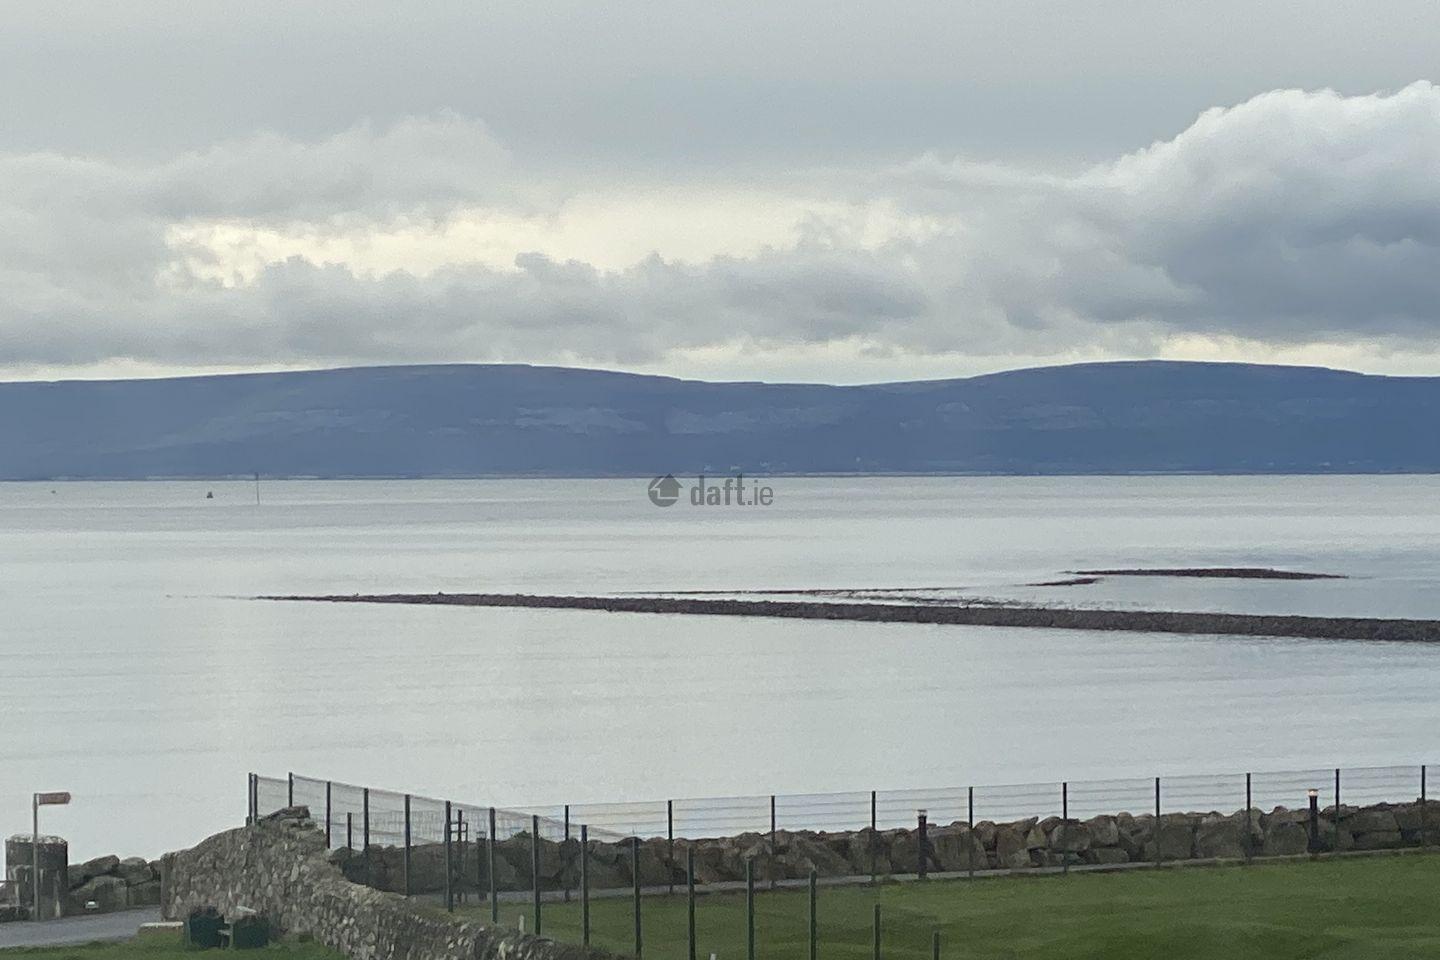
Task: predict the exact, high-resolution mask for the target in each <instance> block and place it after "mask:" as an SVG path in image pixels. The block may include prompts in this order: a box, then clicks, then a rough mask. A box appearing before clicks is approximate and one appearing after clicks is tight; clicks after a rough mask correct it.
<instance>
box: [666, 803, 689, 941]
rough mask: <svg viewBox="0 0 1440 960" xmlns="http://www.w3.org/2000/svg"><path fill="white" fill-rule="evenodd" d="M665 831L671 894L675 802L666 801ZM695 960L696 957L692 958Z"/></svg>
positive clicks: (673, 866) (673, 889) (672, 887)
mask: <svg viewBox="0 0 1440 960" xmlns="http://www.w3.org/2000/svg"><path fill="white" fill-rule="evenodd" d="M665 830H666V833H667V835H668V836H669V840H667V841H666V847H665V872H666V874H668V875H669V880H670V894H671V895H672V896H673V895H674V893H675V801H674V800H666V801H665ZM691 960H694V957H693V956H692V957H691Z"/></svg>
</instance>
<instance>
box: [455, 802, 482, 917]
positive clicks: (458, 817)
mask: <svg viewBox="0 0 1440 960" xmlns="http://www.w3.org/2000/svg"><path fill="white" fill-rule="evenodd" d="M466 835H467V834H466V832H465V808H464V807H461V808H460V809H459V810H456V811H455V869H454V870H453V871H451V873H452V875H453V876H454V877H455V901H456V902H457V903H459V904H460V905H462V906H463V905H464V904H465V848H466V846H468V844H466V842H465V837H466ZM477 889H478V888H477Z"/></svg>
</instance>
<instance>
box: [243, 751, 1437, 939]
mask: <svg viewBox="0 0 1440 960" xmlns="http://www.w3.org/2000/svg"><path fill="white" fill-rule="evenodd" d="M1427 771H1428V767H1427V766H1426V765H1415V766H1394V767H1362V768H1346V769H1340V768H1326V769H1311V770H1292V771H1281V772H1260V773H1236V774H1215V775H1202V776H1177V777H1145V778H1133V779H1112V780H1090V781H1054V782H1049V783H1031V784H1016V785H999V786H996V785H984V786H966V787H952V788H944V789H919V790H888V791H886V790H873V791H855V792H846V793H815V794H767V795H758V796H745V797H726V798H700V799H695V798H691V799H668V800H656V801H648V802H620V803H580V804H569V805H565V804H560V805H553V806H551V805H546V806H535V807H526V808H523V809H513V808H500V807H491V806H484V805H478V804H465V803H458V802H455V801H443V800H437V799H434V798H430V797H423V796H418V795H413V794H405V793H397V792H393V791H388V790H379V789H374V788H366V787H357V786H354V785H351V784H346V783H340V782H337V781H327V780H318V779H313V778H309V777H303V776H297V775H294V774H291V775H289V776H288V777H286V778H285V779H272V778H267V777H261V776H257V775H254V774H252V775H251V776H250V781H249V791H248V793H249V796H248V815H249V817H251V818H252V819H254V818H259V817H263V816H265V815H266V814H269V813H271V812H274V811H276V810H279V809H281V808H284V807H293V806H297V805H304V806H306V807H308V808H309V809H310V811H311V814H312V816H313V817H314V818H315V820H316V822H317V825H318V826H320V827H321V828H322V829H323V830H324V832H325V836H326V840H327V844H328V846H329V847H330V848H331V849H332V850H335V851H338V854H337V856H339V858H340V860H341V863H342V867H343V869H345V872H346V875H347V876H349V877H350V878H351V879H352V880H356V881H357V882H362V883H368V884H370V885H372V886H376V887H379V888H380V889H389V890H395V891H397V892H403V893H405V894H407V895H426V896H435V897H438V898H441V900H442V902H443V903H444V904H445V905H446V906H448V907H450V908H451V909H455V908H456V907H457V906H458V907H460V908H461V909H465V908H467V904H468V903H469V901H470V900H471V899H472V898H473V900H474V908H475V909H480V910H482V911H483V912H487V913H488V914H489V917H490V919H491V920H492V921H495V922H498V921H499V919H500V904H501V902H502V901H520V902H522V903H523V902H528V904H529V906H528V907H527V914H528V915H531V916H533V921H532V923H533V927H532V930H533V932H540V930H541V929H542V923H543V917H544V914H543V912H542V903H544V902H546V901H553V900H560V899H563V900H570V899H572V897H573V898H574V899H578V900H580V901H581V906H582V920H581V922H580V924H579V929H578V930H573V931H570V933H571V934H573V935H574V936H575V938H576V939H579V940H581V941H582V942H584V943H587V944H588V943H590V933H591V929H590V927H591V924H590V916H591V910H590V898H591V894H592V893H593V894H595V895H596V896H614V895H615V894H616V893H623V894H626V895H631V896H633V903H634V910H633V916H634V924H635V926H634V936H635V941H634V950H635V953H636V954H637V955H638V954H639V952H640V949H641V920H640V918H641V912H642V911H641V906H640V903H641V897H642V896H646V895H664V894H674V893H676V892H677V890H678V891H680V892H687V893H688V894H689V895H690V900H691V910H692V919H691V923H692V927H693V922H694V921H693V909H694V906H693V905H694V893H695V890H696V888H697V886H698V888H700V890H701V891H702V892H704V891H705V890H717V891H718V890H727V889H730V890H744V891H745V892H746V897H747V907H746V912H747V916H748V917H750V918H751V921H750V922H753V911H754V908H753V903H751V902H750V898H753V894H754V891H755V888H756V885H757V884H759V885H761V886H764V887H770V888H774V887H777V886H778V887H794V886H801V887H803V886H804V885H805V884H806V883H807V882H808V884H809V886H810V889H811V899H810V903H811V909H812V910H813V907H814V903H815V897H816V893H815V889H816V886H817V885H825V884H832V883H846V882H850V883H854V882H863V881H865V880H870V881H874V880H876V879H879V878H880V877H882V876H886V877H889V876H906V875H908V876H918V877H922V878H923V877H925V876H926V875H927V871H928V872H929V873H930V874H934V875H957V876H972V875H975V874H976V873H978V872H984V871H996V870H1005V869H1011V868H1014V867H1015V866H1016V864H1015V863H1013V862H1011V861H1008V860H1006V859H1005V858H1004V856H1003V855H1002V845H1001V844H1000V842H999V841H997V839H996V831H997V830H1009V831H1011V833H1012V834H1014V833H1016V832H1017V829H1032V830H1033V829H1034V828H1035V826H1036V825H1037V824H1038V825H1039V826H1040V827H1041V828H1042V830H1045V829H1048V830H1050V831H1053V830H1054V828H1055V825H1057V824H1060V825H1066V824H1085V823H1087V821H1088V822H1090V823H1097V822H1100V821H1105V822H1107V823H1111V824H1114V823H1116V822H1117V820H1118V821H1123V822H1124V823H1126V824H1130V823H1134V824H1143V825H1146V826H1144V828H1143V829H1141V828H1140V827H1137V831H1139V832H1140V833H1144V832H1145V831H1146V830H1148V831H1149V834H1148V835H1149V836H1150V837H1151V838H1152V839H1153V843H1151V842H1149V841H1147V842H1146V843H1144V844H1143V845H1137V846H1133V847H1130V848H1129V849H1126V848H1125V847H1124V846H1123V845H1112V846H1110V847H1108V848H1105V849H1106V850H1107V851H1108V854H1107V855H1106V856H1104V857H1101V856H1100V855H1099V853H1098V852H1096V851H1099V850H1100V847H1099V846H1097V847H1096V848H1095V850H1094V851H1091V852H1090V853H1086V852H1085V851H1083V850H1070V849H1068V848H1067V847H1065V846H1064V845H1063V844H1062V845H1059V846H1057V847H1055V848H1054V849H1041V850H1038V851H1036V850H1032V849H1030V848H1029V847H1027V848H1025V852H1023V853H1020V854H1019V856H1020V857H1021V861H1022V862H1021V864H1020V865H1021V866H1026V867H1032V868H1041V869H1045V868H1049V869H1053V870H1056V871H1064V872H1068V871H1069V870H1071V869H1087V868H1114V867H1116V866H1117V865H1121V864H1125V863H1127V862H1128V863H1130V864H1132V865H1143V864H1144V863H1147V862H1150V861H1152V860H1153V861H1154V862H1157V863H1158V862H1161V861H1163V860H1164V859H1166V857H1167V856H1168V857H1169V858H1171V859H1196V858H1209V859H1226V858H1231V859H1241V858H1243V859H1244V860H1246V861H1249V860H1251V859H1253V858H1257V857H1265V856H1271V855H1277V854H1283V853H1296V852H1311V853H1315V852H1334V851H1342V850H1346V849H1349V848H1350V846H1354V845H1356V844H1357V843H1359V844H1360V845H1361V846H1362V848H1363V847H1364V846H1366V845H1368V844H1370V843H1371V842H1372V841H1373V843H1374V844H1378V845H1381V846H1428V845H1429V844H1430V842H1431V840H1432V836H1431V830H1430V827H1429V825H1428V816H1429V815H1428V807H1427V804H1428V797H1427ZM1389 804H1394V805H1403V806H1397V807H1396V809H1398V810H1402V811H1403V812H1404V813H1405V815H1406V817H1407V819H1406V823H1407V824H1409V826H1408V827H1407V829H1406V831H1405V832H1403V833H1402V832H1401V831H1399V829H1398V828H1397V830H1396V831H1395V834H1394V836H1393V837H1392V836H1391V835H1390V833H1389V832H1388V831H1382V833H1383V834H1384V835H1383V836H1381V834H1379V833H1376V834H1363V833H1362V834H1358V835H1352V834H1351V833H1349V832H1345V833H1344V835H1343V837H1342V829H1341V824H1342V820H1343V821H1344V822H1346V823H1347V824H1348V823H1352V822H1355V823H1358V822H1360V821H1359V820H1356V821H1351V820H1348V819H1347V818H1349V817H1352V816H1354V815H1355V813H1356V812H1357V811H1358V810H1359V808H1369V809H1375V808H1376V805H1382V807H1381V808H1382V809H1388V808H1386V807H1383V805H1389ZM1277 808H1285V809H1286V810H1289V811H1295V810H1298V811H1301V814H1302V817H1301V818H1297V817H1294V816H1289V815H1285V814H1276V813H1274V811H1275V810H1276V809H1277ZM1416 811H1418V833H1417V832H1416V829H1415V824H1416V823H1417V820H1416V817H1415V813H1416ZM1247 812H1249V813H1247ZM1307 812H1308V817H1309V824H1308V841H1307V846H1306V849H1305V850H1302V851H1296V850H1293V849H1287V850H1279V851H1277V850H1274V849H1272V848H1271V846H1270V844H1269V842H1268V840H1267V841H1266V842H1265V843H1263V844H1262V843H1261V842H1260V841H1259V840H1258V839H1257V836H1258V834H1257V833H1255V832H1254V831H1255V830H1256V829H1258V828H1256V827H1254V826H1253V825H1254V824H1258V823H1260V822H1262V820H1269V821H1272V822H1277V823H1278V822H1281V821H1289V822H1292V823H1300V822H1301V819H1302V818H1303V815H1304V814H1305V813H1307ZM1173 815H1185V817H1187V818H1188V820H1187V821H1186V822H1187V823H1189V824H1191V827H1190V829H1191V836H1192V837H1194V836H1197V834H1195V832H1194V831H1195V830H1196V829H1198V828H1197V827H1195V826H1194V825H1195V824H1197V823H1219V822H1225V823H1229V824H1231V825H1234V824H1236V823H1240V824H1243V825H1242V826H1240V827H1239V828H1238V830H1239V832H1238V833H1236V834H1235V837H1236V838H1238V839H1236V840H1235V841H1233V842H1232V843H1231V844H1230V845H1229V846H1223V845H1222V846H1218V847H1216V848H1214V851H1212V852H1206V851H1205V850H1202V848H1201V844H1200V843H1199V842H1198V840H1197V841H1196V842H1195V845H1194V847H1193V849H1192V848H1190V847H1186V848H1185V852H1184V853H1177V852H1171V853H1169V854H1167V853H1166V846H1165V843H1164V842H1163V841H1162V837H1161V832H1162V825H1163V824H1164V823H1165V822H1166V821H1167V820H1171V819H1172V818H1173ZM1126 818H1129V819H1128V820H1127V819H1126ZM1396 822H1397V823H1398V820H1397V821H1396ZM997 825H998V826H997ZM1087 829H1089V828H1088V827H1087ZM1267 829H1268V828H1267ZM1348 829H1349V828H1348V827H1347V828H1346V830H1347V831H1348ZM1367 829H1368V827H1367ZM1112 832H1113V833H1118V831H1112ZM1291 834H1292V839H1293V837H1294V828H1291ZM1347 838H1348V839H1347ZM1375 838H1378V839H1375ZM947 840H948V841H949V842H946V841H947ZM1222 840H1223V836H1222ZM1236 843H1238V846H1237V845H1236ZM1347 844H1348V846H1347ZM1026 857H1029V858H1030V859H1029V860H1025V858H1026ZM697 858H698V859H699V861H700V862H699V866H698V868H697ZM727 870H728V873H727V872H726V871H727ZM530 911H533V913H531V912H530ZM520 922H521V923H522V924H523V923H524V920H523V918H522V919H521V921H520ZM876 923H877V927H876V929H877V930H878V929H879V927H878V923H879V919H878V916H877V918H876ZM877 935H878V934H877ZM812 936H813V930H812ZM621 939H623V940H628V937H625V938H621ZM610 940H611V943H610V944H608V945H609V946H611V947H612V948H617V947H623V948H626V949H627V950H628V948H629V946H630V945H629V943H628V942H624V943H618V944H617V943H616V938H615V937H614V936H612V937H611V938H610ZM693 945H694V944H693V938H692V943H691V946H692V947H693Z"/></svg>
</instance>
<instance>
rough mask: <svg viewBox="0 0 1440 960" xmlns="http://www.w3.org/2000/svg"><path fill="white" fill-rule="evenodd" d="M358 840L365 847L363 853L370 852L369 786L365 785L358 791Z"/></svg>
mask: <svg viewBox="0 0 1440 960" xmlns="http://www.w3.org/2000/svg"><path fill="white" fill-rule="evenodd" d="M360 810H361V813H360V818H361V824H360V842H361V843H362V844H363V845H364V847H365V853H366V854H369V853H370V788H369V787H366V788H364V789H363V790H362V791H361V792H360Z"/></svg>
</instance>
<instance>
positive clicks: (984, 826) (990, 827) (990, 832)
mask: <svg viewBox="0 0 1440 960" xmlns="http://www.w3.org/2000/svg"><path fill="white" fill-rule="evenodd" d="M996 829H997V828H996V826H995V823H994V821H992V820H981V821H980V822H979V823H977V824H975V836H976V837H978V838H979V840H980V844H981V846H983V847H984V848H985V849H986V850H994V849H995V833H996Z"/></svg>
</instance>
